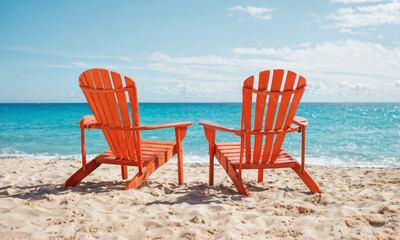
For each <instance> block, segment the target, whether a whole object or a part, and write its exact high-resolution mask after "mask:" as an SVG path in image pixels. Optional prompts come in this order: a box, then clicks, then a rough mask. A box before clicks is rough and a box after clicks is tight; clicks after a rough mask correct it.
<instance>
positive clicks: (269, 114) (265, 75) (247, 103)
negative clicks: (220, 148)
mask: <svg viewBox="0 0 400 240" xmlns="http://www.w3.org/2000/svg"><path fill="white" fill-rule="evenodd" d="M271 75H272V76H271ZM297 78H298V82H297V85H296V87H294V84H295V82H296V79H297ZM269 81H271V82H269ZM269 83H270V84H269ZM253 84H254V77H253V76H251V77H249V78H248V79H246V81H245V82H244V84H243V103H242V125H241V129H245V130H254V131H261V130H264V131H268V130H282V129H287V128H289V127H290V126H291V124H292V121H293V118H294V116H295V114H296V111H297V107H298V105H299V102H300V99H301V97H302V95H303V92H304V89H305V86H306V80H305V79H304V78H303V77H302V76H298V75H297V74H296V73H294V72H291V71H285V70H282V69H276V70H273V71H263V72H260V74H259V80H258V89H253ZM268 85H270V86H268ZM282 86H283V87H282ZM281 88H282V90H281ZM253 93H255V94H256V107H255V114H254V128H253V129H251V122H252V95H253ZM265 108H267V109H266V110H265ZM264 115H265V117H264ZM263 123H264V126H263ZM264 138H265V140H264ZM251 139H252V138H251V135H245V136H244V143H245V151H246V153H244V154H242V156H245V160H246V163H259V162H260V160H261V162H263V163H266V162H274V161H275V160H276V158H277V156H278V154H279V152H280V149H281V147H282V143H283V141H284V139H285V134H277V135H255V136H254V146H252V145H251ZM252 148H253V149H254V152H253V156H252V155H251V149H252ZM260 158H261V159H260Z"/></svg>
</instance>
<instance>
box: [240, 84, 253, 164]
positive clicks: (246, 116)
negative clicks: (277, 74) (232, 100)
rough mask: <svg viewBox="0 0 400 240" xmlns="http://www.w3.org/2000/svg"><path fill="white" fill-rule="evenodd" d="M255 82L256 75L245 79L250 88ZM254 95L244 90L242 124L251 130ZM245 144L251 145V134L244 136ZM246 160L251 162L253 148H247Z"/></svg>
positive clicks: (245, 85)
mask: <svg viewBox="0 0 400 240" xmlns="http://www.w3.org/2000/svg"><path fill="white" fill-rule="evenodd" d="M253 84H254V76H251V77H249V78H248V79H246V81H244V84H243V86H244V87H248V88H253ZM252 97H253V94H252V92H250V91H243V103H242V105H243V107H242V108H243V112H242V114H243V116H242V121H243V123H242V126H243V127H244V129H245V130H251V109H252ZM244 141H245V145H246V146H251V135H246V136H245V137H244ZM245 159H246V162H247V163H249V162H250V161H251V148H248V147H247V148H246V154H245Z"/></svg>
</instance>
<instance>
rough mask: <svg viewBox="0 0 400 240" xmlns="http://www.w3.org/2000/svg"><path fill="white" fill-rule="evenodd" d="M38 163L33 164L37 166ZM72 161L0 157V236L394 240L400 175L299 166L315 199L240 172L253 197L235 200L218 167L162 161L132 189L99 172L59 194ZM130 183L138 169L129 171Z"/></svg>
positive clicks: (269, 176) (283, 174)
mask: <svg viewBox="0 0 400 240" xmlns="http://www.w3.org/2000/svg"><path fill="white" fill-rule="evenodd" d="M39 163H40V164H39ZM79 167H80V161H79V160H42V161H41V160H37V159H33V160H32V159H22V158H13V159H9V158H3V159H1V160H0V213H1V215H2V218H1V219H0V233H1V236H2V237H4V238H5V239H26V238H30V239H43V238H61V239H75V238H82V239H88V238H91V237H92V238H110V237H113V236H119V237H121V238H126V239H154V238H160V239H182V238H183V239H210V238H211V239H215V238H220V239H230V238H232V239H255V238H275V239H323V238H334V239H337V238H346V239H351V238H353V239H363V238H376V239H398V236H400V169H394V168H382V169H379V168H369V167H366V168H358V167H322V166H307V167H306V169H307V171H309V173H310V174H311V176H312V177H313V178H314V179H315V181H316V182H317V183H318V184H319V185H320V188H321V190H322V191H323V192H322V194H314V195H312V194H311V193H310V192H309V190H308V189H307V187H306V186H305V185H304V184H303V182H302V181H301V180H300V179H299V178H298V176H297V175H296V174H295V173H294V172H293V171H292V170H291V169H286V170H284V169H267V170H265V171H264V173H265V175H264V181H263V182H257V181H256V180H257V177H256V176H257V171H256V170H245V171H243V179H244V181H245V182H246V184H247V187H248V188H249V191H250V194H251V195H252V197H250V198H247V197H244V196H241V195H238V194H237V192H236V189H235V188H234V186H233V184H232V182H231V181H230V179H229V178H228V177H227V174H226V173H225V171H224V170H223V169H222V167H221V166H219V165H217V166H215V185H214V186H209V185H208V165H207V164H202V163H191V164H184V180H185V183H184V184H182V185H179V184H178V183H177V166H176V163H175V162H169V163H167V164H166V165H164V166H162V167H161V168H160V169H158V170H157V171H156V172H155V173H154V174H153V175H152V176H150V178H149V179H147V180H146V181H145V182H144V183H143V184H142V185H141V186H140V187H139V188H138V189H137V190H128V191H123V190H122V189H123V188H124V187H125V184H126V183H127V181H123V180H122V179H121V176H120V168H119V166H111V165H106V166H105V167H103V166H101V167H100V168H99V169H98V170H96V171H94V172H93V173H92V174H91V175H89V176H88V177H87V178H86V179H84V181H83V182H82V183H80V184H79V185H78V186H77V187H74V188H68V189H66V190H63V189H62V185H63V183H64V181H65V180H66V179H67V178H68V177H69V176H70V175H71V174H72V173H73V172H75V171H76V170H77V169H78V168H79ZM128 169H129V170H128V171H129V177H128V179H129V178H132V177H133V175H134V174H135V172H136V168H128Z"/></svg>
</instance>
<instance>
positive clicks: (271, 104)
mask: <svg viewBox="0 0 400 240" xmlns="http://www.w3.org/2000/svg"><path fill="white" fill-rule="evenodd" d="M283 74H284V71H283V70H282V69H277V70H274V71H273V75H272V82H271V89H270V91H279V90H280V88H281V83H282V79H283ZM279 98H280V96H279V95H276V94H275V95H269V96H268V107H267V116H266V117H265V125H264V130H271V129H273V124H274V120H275V114H276V107H277V105H278V101H279ZM274 137H275V136H274V135H267V136H265V143H264V153H263V156H262V162H263V163H265V162H267V161H268V160H269V156H270V154H271V148H272V144H273V141H274Z"/></svg>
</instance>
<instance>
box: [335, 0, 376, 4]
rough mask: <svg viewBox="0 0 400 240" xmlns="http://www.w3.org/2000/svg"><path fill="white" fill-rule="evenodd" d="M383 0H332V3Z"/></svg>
mask: <svg viewBox="0 0 400 240" xmlns="http://www.w3.org/2000/svg"><path fill="white" fill-rule="evenodd" d="M382 1H383V0H331V2H332V3H345V4H347V3H368V2H373V3H375V2H382Z"/></svg>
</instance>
